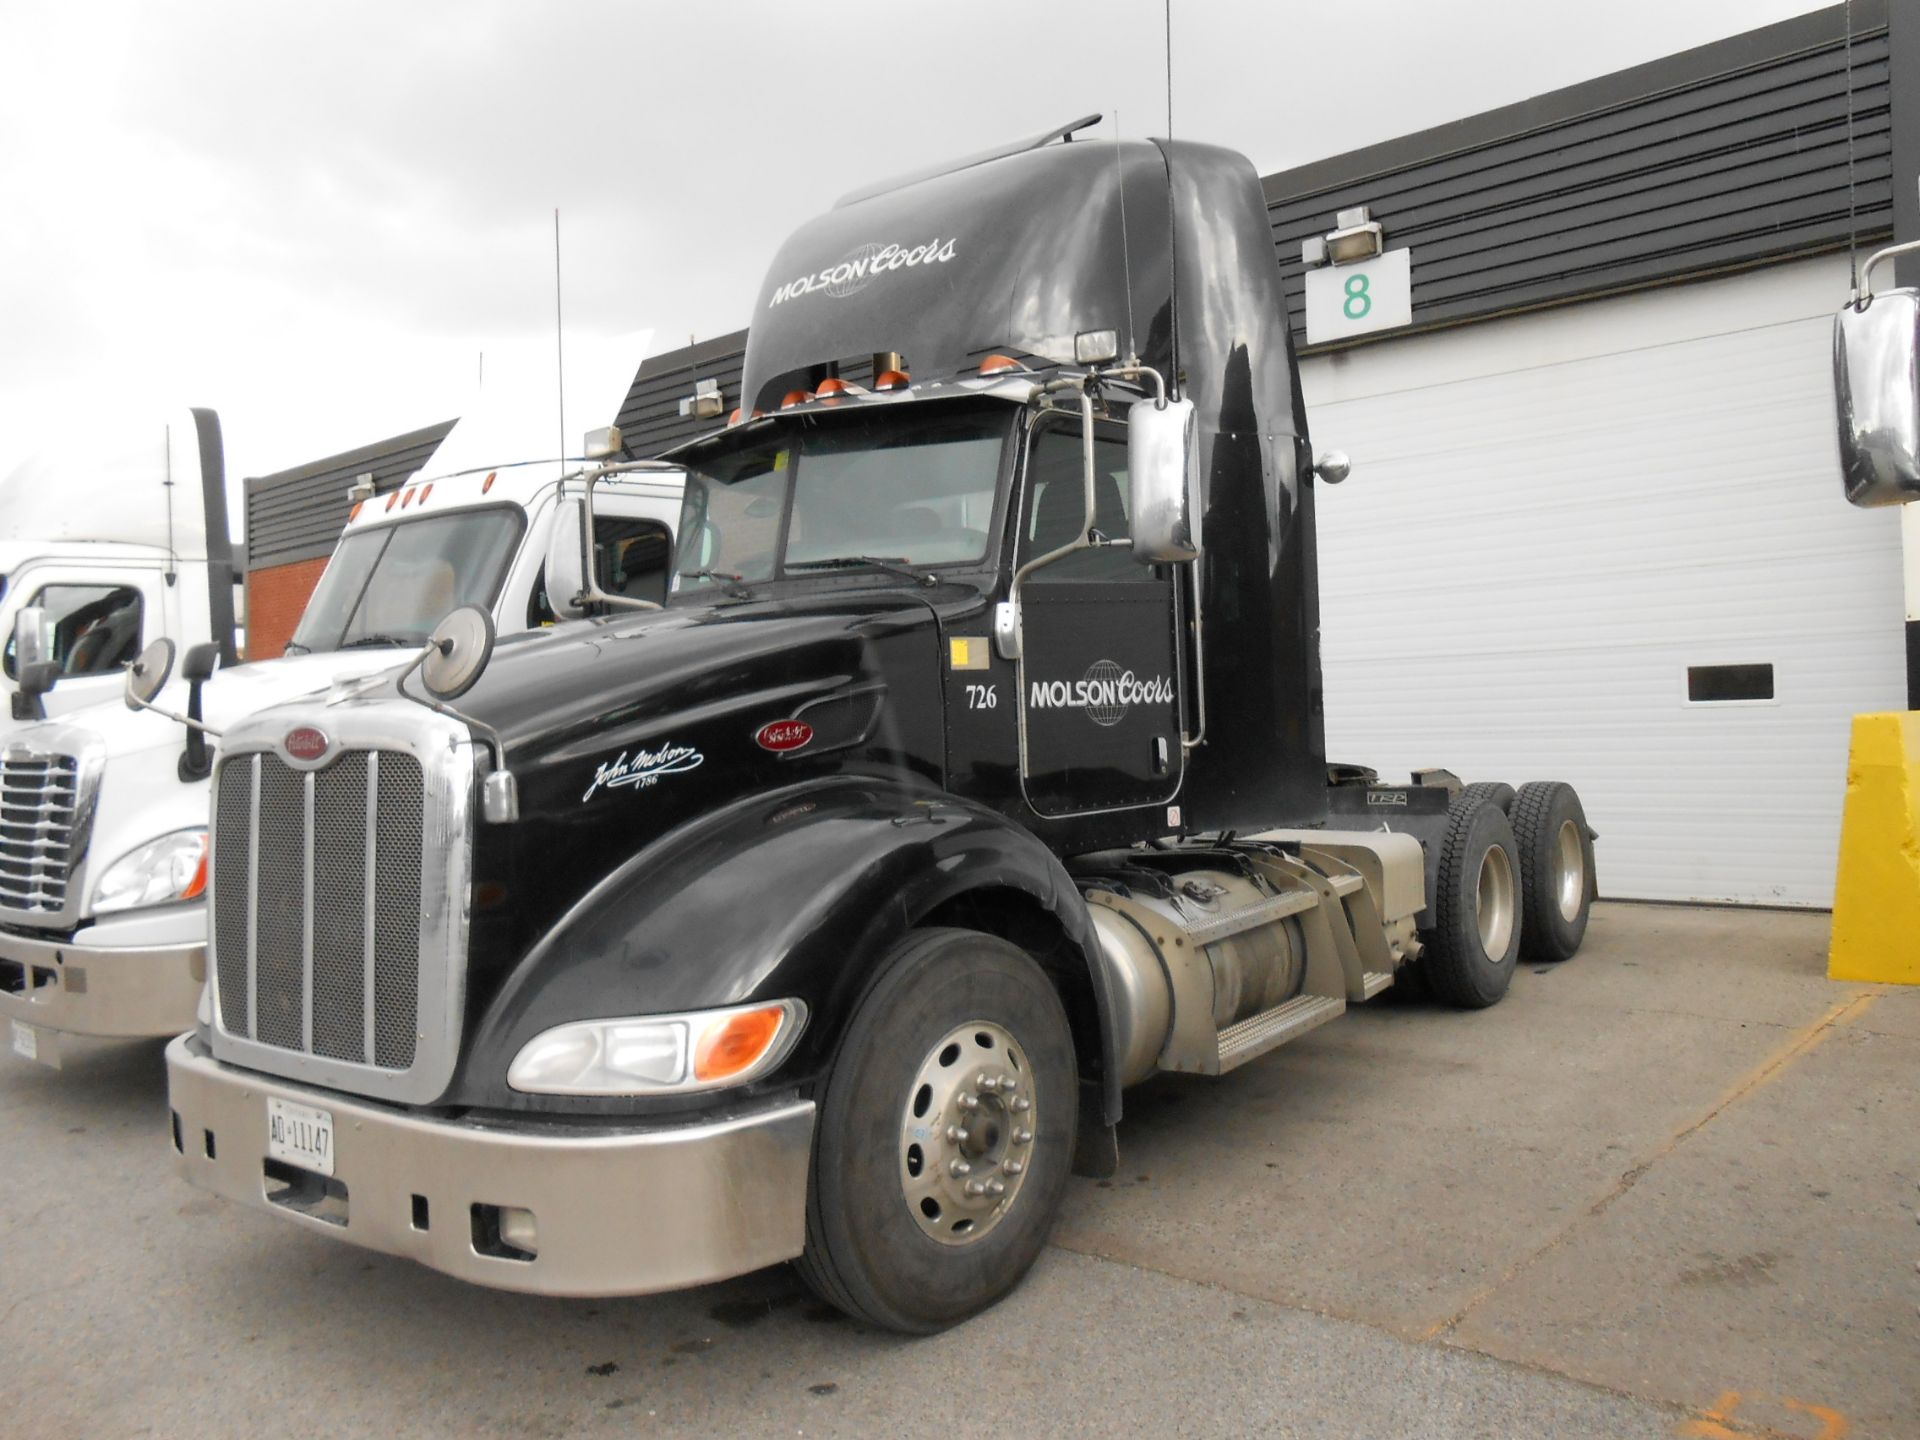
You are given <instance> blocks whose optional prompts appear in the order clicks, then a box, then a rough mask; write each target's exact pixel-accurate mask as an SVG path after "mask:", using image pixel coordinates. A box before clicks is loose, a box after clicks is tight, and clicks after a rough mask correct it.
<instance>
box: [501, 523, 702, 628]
mask: <svg viewBox="0 0 1920 1440" xmlns="http://www.w3.org/2000/svg"><path fill="white" fill-rule="evenodd" d="M672 563H673V532H672V531H671V530H669V529H668V528H667V527H666V526H665V525H663V524H661V523H660V522H659V521H658V520H638V519H633V518H630V517H628V516H624V515H600V514H596V515H595V516H594V517H593V573H594V578H595V579H596V580H598V581H599V582H600V588H601V589H602V590H604V591H606V592H607V593H608V594H609V595H626V596H631V597H632V598H633V599H635V600H651V601H652V602H653V603H654V604H656V605H664V604H665V603H666V599H667V576H668V573H669V570H670V567H671V566H672ZM553 622H554V613H553V602H552V601H551V600H549V599H548V598H547V572H546V570H545V569H544V568H543V569H542V570H541V571H540V578H539V580H538V581H536V582H535V584H534V587H533V596H532V598H531V599H530V600H529V601H528V603H527V628H528V629H529V630H537V629H539V628H540V627H541V626H542V625H551V624H553Z"/></svg>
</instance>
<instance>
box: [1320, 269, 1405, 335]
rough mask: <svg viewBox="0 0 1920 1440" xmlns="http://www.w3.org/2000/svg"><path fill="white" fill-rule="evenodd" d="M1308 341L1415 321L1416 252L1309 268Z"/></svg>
mask: <svg viewBox="0 0 1920 1440" xmlns="http://www.w3.org/2000/svg"><path fill="white" fill-rule="evenodd" d="M1306 289H1307V343H1308V344H1309V345H1322V344H1325V343H1326V342H1327V341H1330V340H1346V339H1351V338H1352V337H1353V336H1355V335H1367V334H1370V333H1372V332H1373V331H1375V330H1392V329H1396V328H1397V327H1399V326H1402V325H1411V324H1412V323H1413V252H1412V251H1411V250H1406V249H1401V250H1389V251H1387V253H1386V254H1384V255H1376V256H1375V257H1374V258H1373V259H1371V260H1363V261H1361V262H1359V263H1358V264H1356V265H1322V266H1320V267H1318V268H1316V269H1312V270H1309V271H1307V272H1306Z"/></svg>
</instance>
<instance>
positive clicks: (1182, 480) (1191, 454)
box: [1127, 400, 1200, 565]
mask: <svg viewBox="0 0 1920 1440" xmlns="http://www.w3.org/2000/svg"><path fill="white" fill-rule="evenodd" d="M1198 452H1199V426H1198V425H1197V424H1196V423H1195V416H1194V409H1193V402H1192V401H1191V400H1169V401H1165V402H1161V401H1158V400H1139V401H1135V402H1134V404H1132V405H1131V406H1129V407H1128V409H1127V490H1128V497H1129V499H1128V505H1127V510H1128V512H1129V514H1128V519H1129V521H1130V523H1131V526H1132V529H1133V558H1134V559H1135V560H1138V561H1139V562H1140V563H1141V564H1143V565H1155V564H1159V563H1161V562H1163V561H1169V560H1195V559H1198V558H1199V555H1200V512H1199V508H1198V507H1197V506H1196V505H1194V503H1193V486H1192V480H1193V476H1194V474H1195V472H1196V471H1197V470H1198V468H1199V454H1198Z"/></svg>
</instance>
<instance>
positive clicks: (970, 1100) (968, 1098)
mask: <svg viewBox="0 0 1920 1440" xmlns="http://www.w3.org/2000/svg"><path fill="white" fill-rule="evenodd" d="M960 1108H961V1109H962V1110H978V1109H979V1108H980V1097H979V1096H978V1095H962V1096H961V1097H960Z"/></svg>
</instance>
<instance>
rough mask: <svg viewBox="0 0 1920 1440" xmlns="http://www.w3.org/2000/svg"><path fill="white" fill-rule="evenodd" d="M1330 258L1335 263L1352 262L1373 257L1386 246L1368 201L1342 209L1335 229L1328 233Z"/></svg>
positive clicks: (1335, 223) (1347, 263) (1336, 220)
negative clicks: (1348, 208)
mask: <svg viewBox="0 0 1920 1440" xmlns="http://www.w3.org/2000/svg"><path fill="white" fill-rule="evenodd" d="M1325 244H1326V247H1327V259H1328V260H1330V261H1332V262H1333V263H1334V264H1335V265H1351V264H1353V262H1354V261H1356V260H1371V259H1372V258H1373V257H1374V256H1376V255H1378V254H1379V253H1380V252H1381V251H1382V250H1383V249H1385V248H1386V246H1385V242H1384V241H1383V239H1382V238H1381V234H1380V222H1379V221H1378V220H1375V219H1374V218H1373V213H1372V211H1371V210H1370V209H1369V208H1368V207H1367V206H1365V205H1356V206H1354V207H1353V208H1352V209H1351V210H1342V211H1341V212H1340V213H1339V215H1338V216H1337V217H1336V218H1335V220H1334V228H1333V231H1332V233H1330V234H1329V235H1327V236H1326V237H1325Z"/></svg>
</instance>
